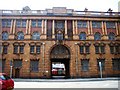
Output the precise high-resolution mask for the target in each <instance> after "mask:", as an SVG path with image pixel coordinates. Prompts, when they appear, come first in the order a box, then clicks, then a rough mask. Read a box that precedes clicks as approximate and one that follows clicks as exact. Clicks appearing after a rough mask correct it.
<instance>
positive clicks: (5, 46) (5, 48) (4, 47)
mask: <svg viewBox="0 0 120 90" xmlns="http://www.w3.org/2000/svg"><path fill="white" fill-rule="evenodd" d="M7 50H8V46H7V45H4V46H3V54H7Z"/></svg>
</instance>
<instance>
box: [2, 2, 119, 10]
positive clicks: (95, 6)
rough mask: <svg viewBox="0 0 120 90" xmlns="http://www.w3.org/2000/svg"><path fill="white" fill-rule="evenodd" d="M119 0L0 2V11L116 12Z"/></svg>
mask: <svg viewBox="0 0 120 90" xmlns="http://www.w3.org/2000/svg"><path fill="white" fill-rule="evenodd" d="M119 1H120V0H0V9H11V10H16V9H17V10H22V8H23V7H25V6H29V7H30V8H31V9H32V10H45V9H47V8H50V9H52V7H67V9H74V10H81V11H83V10H84V9H85V8H87V9H88V10H89V11H107V10H108V8H111V9H112V10H113V11H115V12H117V11H118V2H119Z"/></svg>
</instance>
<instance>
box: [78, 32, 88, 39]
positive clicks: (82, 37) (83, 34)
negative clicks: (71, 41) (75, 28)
mask: <svg viewBox="0 0 120 90" xmlns="http://www.w3.org/2000/svg"><path fill="white" fill-rule="evenodd" d="M79 39H80V40H86V33H84V32H81V33H80V35H79Z"/></svg>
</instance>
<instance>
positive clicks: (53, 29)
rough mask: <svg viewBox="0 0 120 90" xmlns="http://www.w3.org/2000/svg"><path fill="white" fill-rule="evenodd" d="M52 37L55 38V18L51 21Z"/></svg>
mask: <svg viewBox="0 0 120 90" xmlns="http://www.w3.org/2000/svg"><path fill="white" fill-rule="evenodd" d="M52 38H53V39H54V38H55V20H53V21H52Z"/></svg>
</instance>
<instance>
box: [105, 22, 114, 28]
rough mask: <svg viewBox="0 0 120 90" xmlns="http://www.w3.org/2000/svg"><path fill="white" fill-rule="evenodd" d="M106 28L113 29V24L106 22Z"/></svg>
mask: <svg viewBox="0 0 120 90" xmlns="http://www.w3.org/2000/svg"><path fill="white" fill-rule="evenodd" d="M106 27H107V28H112V29H115V22H106Z"/></svg>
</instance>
